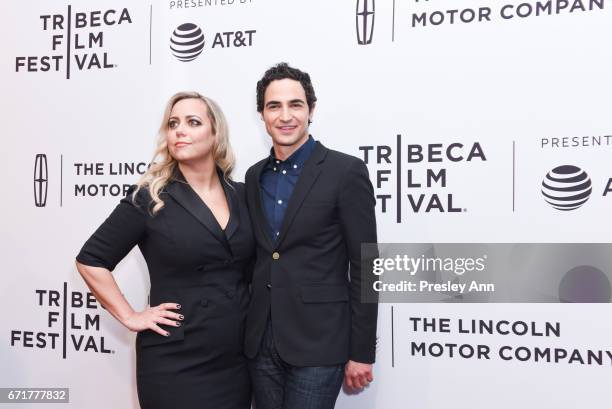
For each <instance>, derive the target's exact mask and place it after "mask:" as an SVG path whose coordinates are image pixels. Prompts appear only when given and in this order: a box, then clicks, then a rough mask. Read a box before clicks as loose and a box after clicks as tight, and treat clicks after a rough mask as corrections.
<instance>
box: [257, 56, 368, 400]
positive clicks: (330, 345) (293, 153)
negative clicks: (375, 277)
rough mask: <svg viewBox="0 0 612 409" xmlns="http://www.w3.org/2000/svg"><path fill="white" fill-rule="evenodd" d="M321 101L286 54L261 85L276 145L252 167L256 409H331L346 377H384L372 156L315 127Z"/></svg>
mask: <svg viewBox="0 0 612 409" xmlns="http://www.w3.org/2000/svg"><path fill="white" fill-rule="evenodd" d="M315 102H316V96H315V92H314V89H313V87H312V83H311V81H310V77H309V75H308V74H307V73H305V72H302V71H300V70H298V69H295V68H292V67H290V66H288V65H287V64H285V63H281V64H278V65H276V66H274V67H272V68H270V69H269V70H268V71H266V73H265V74H264V76H263V78H262V79H261V80H260V81H259V82H258V83H257V110H258V112H259V113H260V115H261V118H262V120H263V121H264V123H265V126H266V130H267V132H268V134H269V135H270V136H271V137H272V144H273V147H272V149H271V152H270V156H269V157H267V158H265V159H263V160H261V161H260V162H258V163H256V164H255V165H253V166H252V167H251V168H250V169H249V170H248V171H247V174H246V187H247V202H248V205H249V212H250V214H251V220H252V223H253V229H254V234H255V238H256V241H257V261H256V264H255V268H254V272H253V281H252V299H251V305H250V308H249V312H248V317H247V323H246V334H245V338H246V339H245V351H246V354H247V356H248V357H249V358H250V371H251V378H252V381H253V390H254V393H255V403H256V406H257V409H327V408H330V409H331V408H333V407H334V405H335V402H336V399H337V397H338V393H339V391H340V387H341V385H342V380H343V379H344V380H345V383H346V385H347V386H348V387H350V388H363V387H365V386H367V385H368V383H370V382H372V380H373V376H372V363H373V362H374V355H375V347H376V320H377V305H376V304H375V303H370V304H368V303H362V302H361V295H362V294H361V293H362V278H361V243H375V242H376V219H375V213H374V204H375V199H374V194H373V188H372V184H371V182H370V179H369V177H368V171H367V167H366V166H365V164H364V163H363V161H361V160H359V159H357V158H355V157H353V156H349V155H346V154H343V153H340V152H337V151H333V150H330V149H327V148H326V147H324V146H323V145H322V144H321V143H320V142H318V141H315V140H314V138H313V137H312V136H310V135H309V133H308V126H309V124H310V121H311V119H312V116H313V112H314V109H315ZM364 285H365V284H364Z"/></svg>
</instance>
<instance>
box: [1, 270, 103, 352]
mask: <svg viewBox="0 0 612 409" xmlns="http://www.w3.org/2000/svg"><path fill="white" fill-rule="evenodd" d="M32 295H33V297H32V298H33V301H34V305H35V306H36V307H37V308H39V309H42V310H43V311H44V312H45V313H46V323H45V325H44V328H43V329H41V328H37V329H31V328H28V329H21V328H19V329H12V330H11V341H10V342H11V346H12V347H15V348H30V349H34V348H36V349H47V350H49V349H50V350H57V351H61V353H62V358H63V359H66V357H67V355H68V351H72V352H90V353H98V354H114V353H115V351H113V350H110V349H108V348H107V345H106V342H105V338H104V336H103V335H100V314H99V312H98V311H99V308H98V302H97V301H96V299H95V297H94V296H93V294H91V293H90V292H80V291H68V283H66V282H64V287H63V290H62V291H60V290H40V289H37V290H34V292H33V294H32Z"/></svg>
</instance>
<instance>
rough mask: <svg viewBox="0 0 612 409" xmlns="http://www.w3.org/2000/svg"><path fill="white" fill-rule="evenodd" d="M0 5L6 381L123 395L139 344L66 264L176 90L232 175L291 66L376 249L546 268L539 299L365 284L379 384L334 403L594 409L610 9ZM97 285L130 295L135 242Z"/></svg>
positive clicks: (603, 404)
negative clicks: (372, 312) (367, 219)
mask: <svg viewBox="0 0 612 409" xmlns="http://www.w3.org/2000/svg"><path fill="white" fill-rule="evenodd" d="M0 8H1V13H0V21H1V24H0V31H1V33H2V35H1V36H0V42H2V59H1V69H2V77H1V80H0V81H1V82H2V93H1V94H0V104H1V112H2V117H3V118H4V125H5V126H4V128H3V129H4V132H3V138H4V144H3V146H4V148H3V151H4V152H5V153H4V155H3V159H2V161H1V162H0V166H1V167H2V174H4V176H5V178H4V183H5V186H4V189H3V192H4V194H3V200H2V201H1V209H2V212H1V214H2V216H1V217H2V232H3V235H2V237H1V238H0V243H1V248H2V261H3V265H2V274H0V283H1V286H0V298H1V300H2V306H3V308H2V320H1V322H2V331H1V337H0V361H1V362H2V368H3V370H2V371H0V387H11V388H17V387H21V388H25V387H29V388H43V387H44V388H49V387H61V388H69V389H70V403H69V404H64V405H65V407H79V408H100V409H101V408H109V407H114V408H137V407H138V403H137V402H138V401H137V396H136V389H135V355H134V338H135V335H134V334H133V333H130V332H129V331H127V330H126V329H124V328H123V327H122V326H121V325H120V324H119V323H117V322H116V321H115V320H114V319H113V318H112V317H111V316H110V315H109V314H108V313H107V312H106V311H104V310H103V309H102V308H101V307H100V305H99V304H98V303H97V301H96V300H95V298H94V297H93V296H92V295H91V294H90V293H89V292H88V290H87V288H86V286H85V284H84V282H83V281H82V279H81V278H80V276H79V274H78V273H77V271H76V269H75V266H74V257H75V255H76V254H77V252H78V250H79V249H80V247H81V245H82V244H83V242H84V241H85V240H86V239H87V238H88V237H89V235H90V234H91V233H92V232H93V231H94V229H95V228H96V227H97V226H98V225H99V224H100V223H101V222H102V221H103V220H104V219H105V218H106V217H107V215H108V214H109V213H110V212H111V210H112V209H113V208H114V207H115V205H116V204H117V203H118V201H119V200H120V198H121V197H122V196H123V195H124V194H125V191H126V189H127V187H128V186H129V185H130V184H132V183H134V182H135V181H136V180H137V179H138V177H139V175H140V174H142V173H143V172H144V171H145V169H146V167H147V164H148V163H149V162H150V160H151V157H152V154H153V150H154V141H155V134H156V131H157V128H158V126H159V121H160V120H161V116H162V111H163V107H164V104H165V102H166V101H167V99H168V98H169V96H170V95H172V94H173V93H175V92H177V91H180V90H196V91H199V92H201V93H203V94H205V95H207V96H210V97H212V98H213V99H215V100H216V101H217V102H218V103H219V104H220V105H221V107H222V108H223V110H224V112H225V114H226V116H227V118H228V121H229V123H230V136H231V143H232V145H233V147H234V150H235V151H236V155H237V160H238V161H237V168H236V171H235V176H234V177H235V179H237V180H244V173H245V171H246V169H247V168H248V167H249V166H250V165H252V164H253V163H254V162H256V161H257V160H259V159H260V158H262V157H264V156H266V155H267V154H268V151H269V149H270V146H271V144H270V140H269V137H268V136H267V134H266V132H265V128H264V126H263V123H262V121H261V119H260V118H259V115H258V114H257V113H256V109H255V84H256V82H257V80H258V79H259V78H260V77H261V75H262V74H263V72H264V71H265V70H266V69H267V68H268V67H270V66H271V65H273V64H275V63H277V62H281V61H286V62H289V63H290V64H292V65H294V66H296V67H299V68H301V69H303V70H305V71H307V72H309V73H310V74H311V77H312V79H313V82H314V86H315V90H316V93H317V96H318V103H317V107H316V111H315V115H314V120H313V124H312V125H311V133H312V134H313V136H314V137H315V138H316V139H318V140H321V141H322V142H323V143H324V144H325V145H327V146H328V147H331V148H334V149H338V150H341V151H344V152H346V153H349V154H352V155H355V156H357V157H360V158H361V159H363V160H364V161H365V162H366V164H367V165H368V168H369V171H370V177H371V179H372V183H373V185H374V189H375V194H376V200H377V206H376V209H377V219H378V231H379V241H380V242H382V243H395V244H396V245H400V246H401V244H402V243H413V244H412V245H411V246H412V247H410V246H408V247H410V248H411V249H412V250H411V251H412V253H411V254H412V255H411V257H412V258H411V259H410V260H412V262H419V261H418V260H419V259H421V260H422V261H423V263H425V262H426V259H427V260H428V259H429V258H430V256H432V255H434V254H442V253H444V251H447V250H448V249H449V247H440V246H438V247H436V246H437V245H436V243H446V246H448V245H450V244H452V243H466V244H467V243H472V244H470V245H468V247H469V248H470V249H471V250H470V251H471V252H472V253H473V254H472V256H473V257H474V259H473V260H472V259H471V260H472V262H468V261H465V260H464V261H463V262H462V264H461V266H463V267H465V266H466V265H467V264H469V265H470V266H472V267H474V266H476V267H477V266H479V265H480V264H478V263H479V262H480V263H485V264H486V262H487V261H486V260H484V259H486V258H487V255H488V256H489V261H488V262H489V263H493V261H492V260H493V259H494V260H496V261H495V263H496V265H503V268H501V269H498V270H497V273H496V274H497V275H496V280H501V281H498V283H499V282H506V283H507V282H512V281H513V279H514V278H513V277H514V276H513V274H514V273H516V272H517V271H518V270H520V274H517V275H516V279H515V281H516V280H521V282H520V283H519V284H517V286H518V287H517V288H519V287H520V286H522V288H525V289H529V290H530V291H528V293H529V294H531V293H532V292H533V293H537V290H538V289H537V288H531V287H530V284H531V283H532V281H530V280H531V279H532V278H533V280H534V281H533V282H534V283H536V282H537V283H538V284H542V283H543V281H545V282H546V285H545V287H546V294H545V296H544V295H542V294H539V295H537V296H534V298H530V296H528V295H527V293H526V294H525V295H524V297H519V299H516V297H515V298H514V299H507V298H503V297H499V298H495V297H491V298H488V297H487V296H486V295H483V293H486V292H488V291H489V292H490V291H491V289H492V288H491V287H479V286H476V288H473V289H471V288H468V287H461V285H460V284H462V283H461V282H460V281H461V280H459V281H457V277H454V279H453V278H452V277H450V278H448V277H446V278H448V280H447V279H446V278H445V276H444V274H442V275H440V276H439V277H438V278H437V280H438V281H439V282H432V280H429V281H428V280H425V282H426V283H425V284H423V283H422V280H421V282H418V281H415V284H414V285H415V286H420V285H424V286H425V287H427V285H428V284H430V285H432V286H434V287H435V285H438V286H439V287H435V288H434V287H427V288H428V289H429V290H431V291H439V292H441V293H444V294H447V295H448V297H439V299H435V300H434V299H427V300H423V299H421V300H420V301H424V302H414V301H419V300H416V299H413V298H414V297H409V296H406V297H404V296H398V297H394V296H389V297H385V296H381V300H382V301H383V303H381V305H380V315H379V329H378V355H377V363H376V365H375V382H374V383H373V384H372V385H371V386H370V387H368V388H367V389H366V390H365V391H363V392H361V393H352V392H350V391H343V392H342V393H341V396H340V398H339V401H338V404H337V407H338V408H351V409H352V408H363V409H366V408H368V409H369V408H379V409H383V408H384V409H387V408H389V409H392V408H423V409H437V408H445V407H457V408H468V407H469V408H489V407H496V408H500V409H502V408H506V409H515V408H516V407H525V408H563V409H570V408H592V409H598V408H607V407H609V405H610V401H609V399H610V398H609V386H610V384H611V382H612V342H611V340H612V319H611V318H610V317H611V312H612V311H611V309H610V304H609V303H608V302H609V301H610V277H611V276H610V271H609V265H610V262H609V252H608V251H607V250H606V249H608V248H609V247H608V246H599V247H597V246H595V245H591V246H590V245H588V243H609V242H611V241H612V233H611V232H610V229H611V224H610V217H609V216H610V210H611V209H612V179H611V178H612V168H611V166H610V163H611V161H610V159H611V149H612V135H611V133H612V119H611V116H610V102H609V94H610V92H611V91H612V71H611V70H610V65H611V64H612V48H611V47H610V44H609V42H610V40H609V39H610V38H612V24H611V23H612V2H611V1H610V0H540V1H536V0H479V1H472V0H456V1H442V0H429V1H428V0H337V1H324V0H163V1H146V2H142V1H130V2H127V1H117V0H100V1H85V0H74V1H71V2H61V1H53V2H49V1H42V0H32V1H27V2H22V1H12V2H7V1H5V2H3V3H2V6H0ZM184 43H188V45H184ZM477 243H478V244H477ZM491 243H506V245H504V246H501V245H497V246H491ZM508 243H509V244H508ZM517 243H518V244H517ZM521 243H524V244H521ZM528 243H535V244H528ZM547 243H549V244H547ZM550 243H553V244H555V243H557V244H558V243H567V244H566V245H563V246H554V245H551V244H550ZM513 244H514V245H513ZM579 244H580V245H579ZM585 244H587V245H585ZM408 247H401V248H402V249H404V248H408ZM441 248H444V249H445V250H440V249H441ZM598 249H599V250H598ZM578 250H580V251H578ZM448 251H451V250H448ZM451 253H453V251H451ZM453 254H454V257H455V261H456V256H457V254H456V252H455V253H453ZM396 256H397V257H400V255H399V254H395V256H392V257H390V258H389V260H391V259H393V257H395V259H394V260H395V261H397V262H398V263H397V265H400V262H401V261H402V259H401V257H400V258H397V257H396ZM404 256H405V254H404ZM479 260H480V261H479ZM391 263H393V261H391ZM419 263H420V262H419ZM483 265H484V264H483ZM381 266H382V267H384V268H387V269H388V268H389V266H387V265H383V264H381ZM405 266H406V265H405ZM440 266H441V265H440ZM463 267H461V268H462V269H463ZM476 267H474V268H476ZM441 268H442V267H436V269H437V271H438V270H440V269H441ZM452 268H454V269H455V270H454V272H455V273H456V268H457V264H456V263H455V264H453V266H452ZM381 271H382V270H381ZM462 271H463V270H462ZM378 274H381V273H378ZM386 274H387V273H384V274H381V277H391V275H386ZM541 274H545V276H542V275H541ZM114 275H115V278H116V280H117V282H118V283H119V285H120V287H121V289H122V291H123V292H124V294H125V296H126V297H127V299H128V300H129V301H130V303H131V304H132V305H133V306H134V307H135V308H137V309H138V308H144V307H145V306H146V303H147V294H148V287H149V282H148V274H147V270H146V266H145V263H144V260H143V258H142V256H141V254H140V253H139V251H138V250H135V251H133V252H132V253H130V255H129V256H128V257H126V258H125V259H124V260H123V262H122V263H121V264H120V265H119V266H118V268H117V269H116V271H115V273H114ZM385 275H386V276H385ZM387 281H388V280H387ZM400 281H401V280H400ZM433 281H436V280H433ZM383 283H387V284H388V282H386V281H385V280H381V282H380V283H379V284H378V285H381V286H382V285H383ZM463 284H465V285H468V284H469V283H463ZM481 284H482V283H481ZM489 284H491V285H495V283H493V282H491V283H489ZM402 285H403V284H402ZM498 285H499V284H498ZM385 288H386V289H387V290H390V292H393V291H409V288H410V284H406V285H403V287H401V288H403V290H393V289H392V288H391V287H388V286H387V287H385ZM393 288H395V287H393ZM398 288H400V287H398ZM414 288H418V287H414ZM406 289H408V290H406ZM459 290H461V291H463V293H461V291H459ZM515 290H516V289H515ZM415 291H416V290H415ZM515 295H516V293H515ZM546 297H548V298H546ZM416 298H418V297H416ZM496 300H498V301H499V300H501V301H504V302H495V301H496ZM508 301H520V302H513V303H509V302H508ZM543 301H544V302H543ZM567 301H570V302H567ZM571 301H583V302H582V303H572V302H571ZM584 301H587V302H589V301H598V302H600V301H601V302H603V303H584ZM169 393H171V391H169ZM8 405H9V406H10V404H8ZM28 405H29V404H21V406H18V407H28ZM58 406H61V404H58ZM16 407H17V406H16Z"/></svg>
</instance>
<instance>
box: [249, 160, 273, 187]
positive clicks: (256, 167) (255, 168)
mask: <svg viewBox="0 0 612 409" xmlns="http://www.w3.org/2000/svg"><path fill="white" fill-rule="evenodd" d="M267 161H268V157H265V158H263V159H261V160H260V161H258V162H256V163H255V164H253V165H251V167H249V168H248V169H247V171H246V175H245V183H246V182H248V178H249V177H251V175H252V174H253V172H255V171H256V170H257V169H259V168H260V167H261V166H263V165H264V164H265V163H266V162H267Z"/></svg>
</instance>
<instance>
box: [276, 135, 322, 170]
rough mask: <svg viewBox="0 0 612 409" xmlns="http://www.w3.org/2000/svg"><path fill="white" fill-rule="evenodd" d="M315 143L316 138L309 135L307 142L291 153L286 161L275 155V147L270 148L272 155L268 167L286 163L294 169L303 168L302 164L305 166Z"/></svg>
mask: <svg viewBox="0 0 612 409" xmlns="http://www.w3.org/2000/svg"><path fill="white" fill-rule="evenodd" d="M315 145H316V144H315V140H314V138H313V137H312V135H308V140H306V142H305V143H304V144H303V145H302V146H300V147H299V148H298V149H297V150H296V151H295V152H293V153H292V154H291V156H289V157H288V158H287V159H285V160H284V161H282V160H280V159H276V156H274V148H270V156H269V158H268V163H267V165H266V167H267V168H273V167H275V166H276V165H281V164H285V165H287V166H289V167H290V168H293V169H298V168H302V166H304V163H305V162H306V161H307V160H308V158H309V157H310V154H311V153H312V151H313V150H314V148H315Z"/></svg>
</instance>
